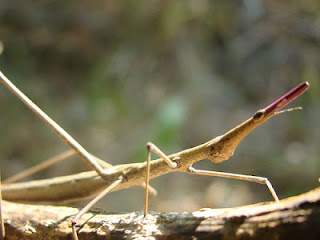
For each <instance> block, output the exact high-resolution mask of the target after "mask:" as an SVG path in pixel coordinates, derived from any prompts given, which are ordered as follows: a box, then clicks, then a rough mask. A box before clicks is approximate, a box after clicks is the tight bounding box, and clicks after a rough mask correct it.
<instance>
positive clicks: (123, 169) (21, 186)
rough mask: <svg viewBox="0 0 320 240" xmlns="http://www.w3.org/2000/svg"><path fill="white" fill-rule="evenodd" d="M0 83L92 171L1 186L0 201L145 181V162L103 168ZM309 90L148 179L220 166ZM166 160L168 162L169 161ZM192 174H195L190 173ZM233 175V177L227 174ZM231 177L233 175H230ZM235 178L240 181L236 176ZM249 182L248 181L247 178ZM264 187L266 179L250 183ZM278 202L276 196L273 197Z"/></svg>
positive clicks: (153, 167) (89, 192)
mask: <svg viewBox="0 0 320 240" xmlns="http://www.w3.org/2000/svg"><path fill="white" fill-rule="evenodd" d="M0 82H1V83H3V84H4V85H5V86H6V87H7V88H9V90H10V91H12V92H13V93H14V94H15V95H16V96H17V97H18V98H19V99H20V100H21V101H22V102H24V103H25V104H26V105H27V106H28V107H29V108H30V109H31V110H32V111H34V112H35V114H36V115H38V116H39V117H40V118H41V119H42V120H43V121H44V122H45V123H46V124H48V125H49V126H50V128H52V129H53V131H55V132H56V133H57V134H58V135H59V136H60V137H61V138H62V139H63V140H64V141H65V142H66V143H67V144H68V145H69V146H70V147H71V148H72V149H74V151H75V152H77V153H78V154H79V155H80V156H81V157H82V158H83V160H84V161H85V162H87V163H88V165H89V166H90V167H91V168H92V169H94V170H95V171H90V172H82V173H79V174H74V175H69V176H65V177H56V178H51V179H46V180H37V181H30V182H25V183H11V184H6V185H4V184H3V185H2V189H1V190H2V198H3V199H5V200H9V201H15V202H31V203H32V202H37V203H39V202H67V201H74V200H78V199H82V198H89V197H93V196H95V195H97V193H99V192H101V191H102V190H103V189H106V188H107V187H108V186H111V185H112V184H113V183H114V182H115V181H118V182H119V183H117V184H116V185H115V187H114V188H112V190H111V191H116V190H119V189H122V188H129V187H131V186H134V185H142V184H143V183H144V180H145V179H146V172H147V171H146V168H147V163H146V162H144V163H132V164H123V165H117V166H114V167H111V168H108V169H103V168H102V167H101V166H100V165H99V164H98V162H97V161H96V159H95V157H94V156H93V155H91V154H90V153H88V152H87V151H86V150H85V149H84V148H83V147H82V146H81V145H80V144H79V143H77V142H76V141H75V140H74V139H73V138H72V137H71V136H70V135H69V134H68V133H67V132H66V131H64V130H63V129H62V128H61V127H60V126H59V125H58V124H56V123H55V122H54V121H53V120H52V119H51V118H50V117H49V116H48V115H47V114H45V113H44V112H43V111H42V110H41V109H40V108H39V107H38V106H37V105H35V104H34V103H33V102H32V101H31V100H30V99H29V98H28V97H27V96H25V95H24V94H23V93H22V92H21V91H20V90H19V89H18V88H17V87H16V86H15V85H13V83H12V82H10V81H9V80H8V79H7V78H6V77H5V76H4V75H3V74H2V73H1V72H0ZM308 87H309V84H308V83H307V82H305V83H301V84H300V85H298V86H297V87H295V88H294V89H292V90H291V91H289V92H288V93H287V94H285V95H284V96H282V97H280V98H279V99H278V100H276V101H275V102H273V103H272V104H270V105H269V106H267V107H266V108H264V109H262V110H259V111H257V112H256V113H255V114H254V115H253V116H252V117H251V118H249V119H248V120H247V121H245V122H243V123H242V124H240V125H238V126H237V127H235V128H233V129H231V130H230V131H229V132H227V133H226V134H224V135H222V136H218V137H216V138H214V139H212V140H210V141H208V142H206V143H204V144H201V145H199V146H196V147H193V148H190V149H187V150H183V151H181V152H178V153H175V154H172V155H170V156H168V157H169V159H170V160H171V161H175V160H177V159H178V160H177V161H176V163H177V165H176V167H172V166H171V167H170V166H169V165H168V163H167V162H165V161H164V160H163V159H161V158H160V159H157V160H154V161H151V163H150V178H151V179H152V178H155V177H158V176H161V175H164V174H166V173H169V172H173V171H181V172H190V171H191V165H192V164H193V163H195V162H197V161H200V160H203V159H210V160H211V161H212V162H213V163H219V162H222V161H225V160H227V159H229V158H230V157H231V156H232V155H233V152H234V151H235V149H236V147H237V146H238V144H239V143H240V142H241V140H242V139H243V138H244V137H245V136H247V135H248V134H249V133H250V132H251V131H252V130H253V129H255V128H256V127H257V126H259V125H261V124H263V123H265V122H267V121H268V119H269V118H270V117H272V116H274V115H277V114H279V113H281V112H279V110H280V109H281V108H283V107H284V106H286V105H287V104H288V103H290V102H291V101H293V100H294V99H295V98H297V97H298V96H300V95H301V94H302V93H303V92H305V91H306V90H307V89H308ZM170 160H169V161H170ZM171 161H170V162H171ZM193 173H194V172H193ZM230 175H232V174H230ZM230 175H229V177H231V178H233V176H230ZM236 178H238V179H243V178H242V177H239V176H237V177H236ZM247 180H248V179H247ZM249 181H255V182H259V183H263V184H265V180H263V181H260V180H249ZM276 199H277V197H276Z"/></svg>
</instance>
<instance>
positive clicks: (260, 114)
mask: <svg viewBox="0 0 320 240" xmlns="http://www.w3.org/2000/svg"><path fill="white" fill-rule="evenodd" d="M263 115H264V111H263V110H259V111H257V112H256V113H255V114H254V115H253V120H254V121H259V120H261V119H262V117H263Z"/></svg>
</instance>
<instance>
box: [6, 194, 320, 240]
mask: <svg viewBox="0 0 320 240" xmlns="http://www.w3.org/2000/svg"><path fill="white" fill-rule="evenodd" d="M2 211H3V217H4V222H5V228H6V239H8V240H13V239H14V240H16V239H48V240H51V239H72V235H71V228H70V219H71V218H72V217H73V216H74V215H75V213H77V212H78V209H76V208H69V207H55V206H42V205H26V204H15V203H10V202H5V201H4V202H3V210H2ZM81 220H82V221H81V222H80V223H79V227H80V228H79V231H78V235H79V239H143V238H145V239H147V238H148V239H153V238H155V239H213V240H214V239H228V240H234V239H237V240H238V239H268V240H272V239H290V240H294V239H299V240H300V239H320V188H316V189H314V190H312V191H310V192H307V193H304V194H302V195H299V196H295V197H290V198H287V199H283V200H281V201H280V202H267V203H259V204H254V205H248V206H241V207H236V208H224V209H209V208H206V209H201V210H199V211H195V212H190V213H155V212H151V213H150V216H149V217H148V220H147V221H146V222H143V221H142V212H133V213H117V214H115V213H106V212H103V211H96V212H93V211H92V212H90V213H87V214H85V215H84V216H83V217H82V218H81ZM152 237H153V238H152Z"/></svg>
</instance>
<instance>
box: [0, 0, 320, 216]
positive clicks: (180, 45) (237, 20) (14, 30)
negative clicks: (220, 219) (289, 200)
mask: <svg viewBox="0 0 320 240" xmlns="http://www.w3.org/2000/svg"><path fill="white" fill-rule="evenodd" d="M0 43H1V44H0V50H1V52H2V54H1V55H0V64H1V71H3V73H4V74H5V75H6V76H7V77H8V78H9V79H11V80H12V81H13V82H14V83H15V84H16V85H17V86H18V87H19V88H20V89H21V90H22V91H23V92H25V93H26V94H27V95H28V96H29V97H30V98H31V99H33V100H34V101H35V102H36V103H37V104H38V105H39V106H40V107H41V108H42V109H43V110H44V111H45V112H46V113H48V114H49V115H50V116H51V117H52V118H53V119H54V120H56V121H57V123H58V124H60V125H61V126H62V127H63V128H65V129H66V130H67V131H68V132H69V133H70V134H71V135H72V136H73V137H74V138H75V139H77V140H78V141H79V142H80V143H81V144H82V145H83V146H84V147H85V148H86V149H87V150H88V151H89V152H91V153H93V154H95V155H97V156H98V157H100V158H102V159H104V160H106V161H108V162H109V163H111V164H114V165H116V164H122V163H132V162H141V161H145V157H146V153H145V143H146V142H147V141H152V142H153V143H155V144H156V145H157V146H158V147H160V148H161V149H162V150H163V151H164V152H165V153H168V154H169V153H174V152H178V151H180V150H182V149H185V148H189V147H192V146H195V145H198V144H201V143H203V142H206V141H208V140H210V139H212V138H214V137H215V136H218V135H221V134H223V133H225V132H226V131H228V130H229V129H231V128H233V127H235V126H236V125H237V124H239V123H241V122H242V121H244V120H246V119H247V118H249V117H251V116H252V114H253V113H254V112H255V111H256V110H258V109H260V108H263V107H265V106H267V105H268V104H270V103H271V102H272V101H274V100H275V99H276V98H278V97H280V96H281V95H282V94H284V93H285V92H287V91H288V90H290V89H291V88H293V87H294V86H296V85H297V84H299V83H300V82H302V81H309V82H310V85H311V87H310V89H309V90H308V91H307V92H306V93H305V94H304V95H303V96H301V97H300V98H299V99H297V100H296V101H295V102H294V103H293V104H291V105H290V106H291V107H292V106H302V107H303V111H295V112H291V113H287V114H283V115H279V116H277V117H274V118H272V120H271V121H269V122H268V123H267V124H265V125H263V126H261V127H259V128H258V129H256V130H255V131H254V132H253V133H252V134H250V135H249V136H248V137H247V138H246V139H245V140H244V141H243V142H242V143H241V144H240V146H239V147H238V149H237V151H236V152H235V154H234V156H233V157H232V158H231V159H230V160H229V161H226V162H223V163H221V164H218V165H213V164H212V163H211V162H210V161H209V160H205V161H201V162H199V163H197V164H195V167H196V168H201V169H211V170H219V171H225V172H233V173H242V174H252V175H258V176H264V177H268V178H269V180H270V181H271V182H272V184H273V186H274V188H275V190H276V191H277V193H278V194H279V197H280V198H284V197H288V196H292V195H295V194H299V193H302V192H304V191H307V190H310V189H312V188H315V187H317V186H318V185H319V182H318V177H319V175H320V174H319V173H320V161H319V160H320V159H319V153H320V148H319V141H320V128H319V117H320V107H319V106H320V82H319V79H320V64H319V63H320V2H319V1H318V0H305V1H302V0H294V1H281V2H279V1H268V0H265V1H263V0H260V1H259V0H244V1H229V0H227V1H218V0H217V1H209V0H176V1H170V0H144V1H143V0H128V1H119V0H109V1H88V0H81V1H23V3H22V2H21V1H18V0H10V1H1V3H0ZM0 133H1V135H0V161H1V173H2V177H3V178H6V177H8V176H11V175H13V174H14V173H17V172H19V171H21V170H23V169H26V168H27V167H30V166H32V165H35V164H37V163H39V162H41V161H43V160H45V159H47V158H49V157H51V156H54V155H55V154H58V153H60V152H62V151H64V150H66V149H68V147H67V146H66V145H65V144H64V143H63V142H62V141H61V140H60V139H59V138H58V137H57V136H56V135H55V134H54V133H53V132H52V131H51V130H50V129H49V128H48V127H47V126H46V125H45V124H44V123H42V122H41V121H40V120H38V118H37V117H36V116H35V115H34V114H33V113H32V112H31V111H30V110H28V109H27V108H26V107H25V106H24V105H23V104H22V103H21V102H20V101H19V100H18V99H17V98H16V97H15V96H14V95H13V94H12V93H10V92H9V91H8V90H7V89H6V88H5V87H4V86H0ZM154 158H155V157H154ZM87 169H88V168H87V167H86V166H85V165H84V164H83V163H82V160H80V159H79V158H74V159H72V160H69V161H66V162H64V163H62V164H59V165H57V166H55V167H52V168H50V169H49V170H46V171H43V172H42V173H39V174H37V175H36V176H34V177H32V178H33V179H34V178H37V179H41V178H48V177H53V176H59V175H65V174H70V173H74V172H79V171H85V170H87ZM151 184H152V186H154V187H156V189H158V191H159V195H158V196H157V197H156V198H154V199H152V201H151V210H155V211H192V210H197V209H199V208H202V207H212V208H216V207H231V206H237V205H242V204H248V203H255V202H259V201H268V200H272V198H271V195H270V193H269V192H268V190H267V188H266V187H265V186H262V185H258V184H255V183H248V182H243V181H237V180H229V179H220V178H215V177H205V176H191V175H188V174H186V173H174V174H168V175H165V176H162V177H160V178H157V179H154V180H152V181H151ZM84 204H85V202H81V203H76V204H75V205H76V206H81V205H84ZM98 206H99V207H103V208H105V209H106V210H110V211H136V210H141V209H142V207H143V189H142V188H139V187H135V188H132V189H130V190H122V191H119V192H115V193H112V194H110V195H108V196H107V197H105V199H104V201H102V202H101V203H99V205H98Z"/></svg>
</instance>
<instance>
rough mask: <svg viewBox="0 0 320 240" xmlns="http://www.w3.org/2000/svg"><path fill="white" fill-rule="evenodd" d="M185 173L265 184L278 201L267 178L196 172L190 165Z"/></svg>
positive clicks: (203, 171)
mask: <svg viewBox="0 0 320 240" xmlns="http://www.w3.org/2000/svg"><path fill="white" fill-rule="evenodd" d="M187 172H188V173H191V174H197V175H206V176H215V177H224V178H233V179H239V180H244V181H249V182H255V183H260V184H265V185H266V186H267V187H268V189H269V191H270V193H271V195H272V197H273V199H274V200H275V201H279V198H278V196H277V194H276V191H275V190H274V189H273V187H272V184H271V182H270V181H269V180H268V178H265V177H258V176H250V175H243V174H234V173H225V172H216V171H205V170H198V169H194V168H193V167H192V165H191V166H190V167H188V171H187Z"/></svg>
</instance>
